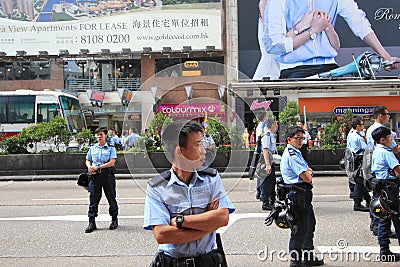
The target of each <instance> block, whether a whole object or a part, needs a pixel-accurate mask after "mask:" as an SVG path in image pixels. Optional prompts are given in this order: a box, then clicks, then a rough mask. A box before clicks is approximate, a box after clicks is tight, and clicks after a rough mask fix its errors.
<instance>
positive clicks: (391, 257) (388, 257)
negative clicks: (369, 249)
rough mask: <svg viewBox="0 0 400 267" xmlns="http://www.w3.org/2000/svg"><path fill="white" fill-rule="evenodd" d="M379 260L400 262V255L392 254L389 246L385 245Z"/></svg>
mask: <svg viewBox="0 0 400 267" xmlns="http://www.w3.org/2000/svg"><path fill="white" fill-rule="evenodd" d="M379 260H380V261H383V262H395V261H400V254H398V253H393V252H391V251H390V249H389V245H383V246H381V251H380V253H379Z"/></svg>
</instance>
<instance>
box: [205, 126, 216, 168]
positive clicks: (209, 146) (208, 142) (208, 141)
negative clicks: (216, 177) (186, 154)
mask: <svg viewBox="0 0 400 267" xmlns="http://www.w3.org/2000/svg"><path fill="white" fill-rule="evenodd" d="M205 130H206V129H205V128H204V127H203V131H204V137H203V147H204V148H205V150H206V160H205V162H204V166H206V167H209V166H210V165H211V163H212V162H213V161H214V157H215V148H216V146H215V141H214V139H213V138H212V136H211V135H210V134H208V133H206V132H205Z"/></svg>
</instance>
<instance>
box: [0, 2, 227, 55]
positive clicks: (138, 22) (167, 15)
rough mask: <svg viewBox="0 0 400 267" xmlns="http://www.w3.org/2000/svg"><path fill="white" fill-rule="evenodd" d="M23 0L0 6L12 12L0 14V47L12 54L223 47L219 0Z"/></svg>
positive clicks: (7, 11)
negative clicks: (176, 0) (170, 0)
mask: <svg viewBox="0 0 400 267" xmlns="http://www.w3.org/2000/svg"><path fill="white" fill-rule="evenodd" d="M25 1H26V5H23V7H22V5H21V7H20V5H19V4H18V3H19V2H17V1H16V0H3V2H2V3H3V4H2V5H1V6H0V11H1V12H0V14H1V13H2V14H3V15H5V17H8V18H4V17H3V18H0V50H1V51H3V52H5V53H7V55H8V56H13V55H16V51H21V50H22V51H25V52H27V54H28V55H37V54H38V51H39V50H41V51H43V50H46V51H47V52H49V54H51V55H58V54H59V51H60V50H61V49H68V51H69V53H70V54H79V51H80V49H88V50H89V51H90V53H99V52H100V51H101V49H104V48H107V49H110V51H111V52H120V51H121V50H122V48H130V49H131V50H132V51H133V52H134V51H142V49H143V47H151V48H152V51H161V50H162V48H163V47H165V46H168V47H171V48H172V50H179V51H180V50H181V49H182V46H183V45H185V46H191V47H192V49H193V50H196V49H201V50H204V49H205V48H206V46H210V45H213V46H215V48H216V49H222V38H221V36H222V30H221V3H220V2H216V1H211V0H210V1H208V2H209V3H203V4H199V3H197V4H185V8H184V9H179V4H175V5H168V6H164V7H168V9H167V8H165V9H164V7H163V6H162V1H155V2H154V1H151V3H153V4H151V5H149V4H148V5H146V3H148V2H149V1H134V3H127V2H108V1H99V2H83V1H75V0H74V1H72V0H67V1H61V0H48V1H47V2H45V4H44V5H43V7H36V6H32V5H29V3H31V1H27V0H20V2H25ZM14 2H16V4H15V3H14ZM206 2H207V1H206ZM32 3H33V2H32ZM138 3H140V4H138ZM17 4H18V5H17ZM157 5H160V6H157ZM15 6H17V7H18V8H17V9H15V8H14V7H15ZM15 14H17V15H18V16H16V15H15ZM22 16H23V17H22ZM22 18H23V19H22Z"/></svg>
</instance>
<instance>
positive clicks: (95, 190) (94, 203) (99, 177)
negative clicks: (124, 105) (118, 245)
mask: <svg viewBox="0 0 400 267" xmlns="http://www.w3.org/2000/svg"><path fill="white" fill-rule="evenodd" d="M107 132H108V131H107V129H106V128H103V127H101V128H97V129H96V130H95V132H94V133H95V137H96V140H97V144H94V145H93V146H91V147H90V149H89V151H88V153H87V155H86V167H87V168H88V173H89V174H90V181H89V192H90V204H89V212H88V216H89V225H88V227H87V228H86V230H85V233H91V232H93V231H94V230H96V229H97V227H96V222H95V218H96V217H97V213H98V209H99V203H100V199H101V195H102V190H104V193H105V195H106V197H107V201H108V204H109V205H110V208H109V210H108V211H109V213H110V216H111V218H112V219H111V224H110V227H109V229H110V230H114V229H116V228H117V227H118V204H117V200H116V192H115V175H114V172H115V168H114V164H115V160H116V158H117V153H116V151H115V148H114V147H113V146H110V145H108V144H107V141H106V140H107Z"/></svg>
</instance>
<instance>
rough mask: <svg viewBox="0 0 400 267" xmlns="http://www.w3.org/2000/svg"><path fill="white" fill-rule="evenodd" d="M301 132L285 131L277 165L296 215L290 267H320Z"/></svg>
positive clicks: (297, 130) (291, 239) (294, 130)
mask: <svg viewBox="0 0 400 267" xmlns="http://www.w3.org/2000/svg"><path fill="white" fill-rule="evenodd" d="M304 139H305V137H304V129H303V128H301V127H299V126H291V127H289V128H288V130H287V134H286V140H287V147H286V148H285V151H284V152H283V155H282V160H281V164H280V169H281V174H282V177H283V181H284V183H285V185H286V188H287V190H288V191H289V193H288V197H289V199H290V200H291V201H292V202H293V205H294V210H295V212H296V214H297V216H298V220H299V225H298V230H297V231H296V232H294V231H292V232H291V235H290V241H289V253H290V266H293V267H294V266H320V265H323V264H324V261H323V260H322V259H318V258H316V257H315V256H314V254H313V250H314V244H313V238H314V231H315V224H316V221H315V216H314V210H313V206H312V204H311V202H312V196H313V193H312V188H313V186H312V175H313V171H312V169H311V168H310V167H308V164H307V162H306V161H305V160H304V158H303V157H302V154H301V152H300V148H301V146H302V144H303V140H304Z"/></svg>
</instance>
